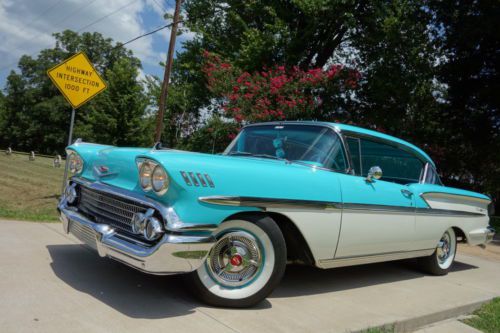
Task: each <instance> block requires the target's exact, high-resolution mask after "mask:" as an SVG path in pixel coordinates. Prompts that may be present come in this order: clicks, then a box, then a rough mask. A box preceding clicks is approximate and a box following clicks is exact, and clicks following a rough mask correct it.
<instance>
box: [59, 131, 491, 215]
mask: <svg viewBox="0 0 500 333" xmlns="http://www.w3.org/2000/svg"><path fill="white" fill-rule="evenodd" d="M310 123H312V124H321V123H317V122H310ZM323 124H326V125H328V126H330V127H336V128H337V129H339V130H340V131H342V130H344V131H349V132H357V133H360V134H365V135H370V136H377V137H380V138H382V139H384V140H389V141H394V142H397V143H398V144H400V145H405V146H407V147H409V148H411V149H412V150H414V151H415V152H416V153H418V154H419V155H420V156H421V157H422V158H424V159H425V160H427V161H428V162H429V163H431V164H433V165H434V163H433V162H432V160H431V159H430V157H429V156H428V155H427V154H425V152H423V151H422V150H420V149H419V148H418V147H415V146H413V145H411V144H410V143H408V142H406V141H403V140H400V139H397V138H394V137H391V136H389V135H385V134H382V133H378V132H375V131H371V130H367V129H362V128H359V127H354V126H349V125H343V124H335V123H323ZM68 149H71V150H75V151H76V152H78V154H79V155H80V156H81V157H82V158H83V160H84V169H83V171H82V173H81V174H80V175H77V176H79V177H82V178H85V179H87V180H89V181H99V182H102V183H105V184H108V185H110V186H114V187H118V188H124V189H127V190H130V191H134V192H135V193H137V194H138V195H141V196H145V197H149V198H152V199H154V200H157V201H159V202H161V203H162V204H164V205H165V206H168V207H173V208H174V209H175V211H176V213H177V215H178V216H179V218H180V219H181V220H182V221H183V222H185V223H194V224H218V223H221V222H222V221H224V220H225V219H227V218H228V217H230V216H231V215H233V214H236V213H238V212H245V211H260V210H261V208H259V207H239V206H229V205H228V206H224V205H216V204H209V203H204V202H201V201H200V200H199V198H200V197H208V196H237V197H257V198H268V199H272V198H275V199H294V200H307V201H320V202H331V203H356V204H369V205H389V206H403V207H412V206H414V207H422V208H425V207H427V205H426V203H425V201H424V200H423V199H422V198H421V197H420V196H419V194H422V193H426V192H442V193H449V194H457V195H466V196H471V197H477V198H481V199H487V200H489V198H488V197H487V196H485V195H482V194H479V193H475V192H470V191H465V190H460V189H455V188H450V187H445V186H439V185H429V184H410V185H400V184H395V183H391V182H385V181H383V178H382V179H381V180H379V181H376V182H374V183H372V184H370V183H368V182H366V181H365V179H364V178H362V177H358V176H353V175H348V174H344V173H336V172H333V171H328V170H324V169H320V168H316V167H314V166H313V165H301V164H295V163H289V162H287V161H284V160H272V159H265V158H255V157H248V156H246V157H245V156H226V155H210V154H202V153H193V152H186V151H178V150H170V149H163V150H154V149H151V148H117V147H112V146H104V145H96V144H87V143H75V144H74V145H71V146H69V147H68ZM137 158H148V159H151V160H154V161H156V162H158V163H159V164H161V165H162V166H163V167H164V168H165V170H166V171H167V173H168V175H169V177H170V186H169V190H168V192H167V193H165V194H164V195H163V196H159V195H157V194H156V193H155V192H153V191H149V192H144V191H143V189H142V188H141V186H140V184H139V171H138V166H137V163H136V160H137ZM101 166H104V167H106V168H107V169H108V170H107V172H106V175H104V176H102V175H99V173H98V172H97V171H96V169H99V167H101ZM181 171H183V172H193V173H194V174H197V173H200V174H202V175H205V174H208V175H209V176H210V178H211V179H212V181H213V183H214V184H215V186H214V187H210V186H205V187H204V186H194V185H191V186H189V185H187V184H186V182H185V181H184V179H183V177H182V175H181ZM402 189H408V190H410V191H411V192H413V193H414V194H415V195H414V196H413V198H414V199H411V198H407V197H405V196H404V195H402V193H401V190H402Z"/></svg>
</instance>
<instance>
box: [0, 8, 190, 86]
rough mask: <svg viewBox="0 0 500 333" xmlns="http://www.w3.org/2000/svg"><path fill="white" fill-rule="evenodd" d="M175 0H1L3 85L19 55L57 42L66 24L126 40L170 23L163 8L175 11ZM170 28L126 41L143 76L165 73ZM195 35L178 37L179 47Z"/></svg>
mask: <svg viewBox="0 0 500 333" xmlns="http://www.w3.org/2000/svg"><path fill="white" fill-rule="evenodd" d="M174 4H175V0H0V89H3V88H4V87H5V80H6V77H7V75H8V74H9V72H10V71H11V70H15V69H16V67H17V61H18V60H19V58H20V57H21V56H22V55H24V54H27V55H31V56H32V57H35V58H36V56H37V55H38V52H39V51H40V50H42V49H45V48H52V47H54V46H55V41H54V38H53V37H52V34H53V33H54V32H60V31H63V30H65V29H71V30H73V31H79V32H84V31H90V32H94V31H96V32H99V33H101V34H103V35H104V37H110V38H112V39H113V40H114V41H115V42H117V41H119V42H126V41H128V40H130V39H132V38H134V37H137V36H139V35H141V34H144V33H146V32H149V31H151V30H154V29H155V28H158V27H160V26H162V25H165V24H167V23H169V22H168V21H166V20H165V19H164V18H163V14H164V13H165V11H168V12H170V13H173V7H174ZM169 38H170V29H168V28H167V29H164V30H162V31H160V32H157V33H155V34H153V35H150V36H147V37H144V38H141V39H139V40H137V41H134V42H132V43H131V44H128V45H127V48H129V49H131V50H132V51H133V52H134V55H135V56H136V57H138V58H139V59H140V60H141V62H142V66H143V72H142V73H141V75H142V76H144V75H146V74H148V75H157V76H159V77H162V76H163V68H162V67H161V66H160V65H159V62H160V61H165V59H166V53H167V48H168V41H169ZM188 38H192V34H190V33H187V34H184V35H182V36H181V37H180V38H177V42H176V48H177V49H179V48H180V47H181V46H182V41H183V40H186V39H188Z"/></svg>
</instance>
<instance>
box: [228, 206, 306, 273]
mask: <svg viewBox="0 0 500 333" xmlns="http://www.w3.org/2000/svg"><path fill="white" fill-rule="evenodd" d="M249 216H253V217H255V216H266V217H269V218H271V219H272V220H273V221H274V222H276V224H277V225H278V227H279V228H280V230H281V233H282V234H283V238H284V239H285V244H286V248H287V261H288V262H291V263H297V264H306V265H314V257H313V255H312V252H311V249H310V247H309V244H308V243H307V241H306V239H305V238H304V236H303V235H302V233H301V232H300V230H299V228H298V227H297V226H296V225H295V223H294V222H293V221H292V220H291V219H290V218H289V217H288V216H285V215H283V214H280V213H276V212H264V211H262V212H238V213H235V214H233V215H230V216H228V217H227V218H226V219H225V220H224V221H222V223H224V222H227V221H230V220H235V219H245V217H249Z"/></svg>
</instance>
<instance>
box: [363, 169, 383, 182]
mask: <svg viewBox="0 0 500 333" xmlns="http://www.w3.org/2000/svg"><path fill="white" fill-rule="evenodd" d="M380 178H382V169H381V168H380V167H379V166H372V167H371V168H370V170H368V175H367V176H366V181H367V182H370V183H373V182H374V181H375V180H376V179H380Z"/></svg>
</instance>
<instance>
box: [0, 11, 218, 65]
mask: <svg viewBox="0 0 500 333" xmlns="http://www.w3.org/2000/svg"><path fill="white" fill-rule="evenodd" d="M222 10H223V9H219V10H216V11H214V12H213V13H210V14H207V15H202V16H200V17H197V18H196V19H198V18H203V17H206V16H209V15H214V14H216V13H217V12H220V11H222ZM186 21H187V20H179V21H177V23H183V22H186ZM173 25H174V22H171V23H168V24H165V25H162V26H160V27H158V28H155V29H154V30H151V31H149V32H146V33H144V34H142V35H139V36H136V37H134V38H132V39H129V40H128V41H126V42H123V43H121V42H117V45H116V46H115V47H113V48H112V50H115V49H118V48H120V47H124V46H125V45H127V44H130V43H132V42H135V41H136V40H138V39H141V38H144V37H147V36H149V35H152V34H154V33H156V32H158V31H161V30H163V29H166V28H170V27H171V26H173ZM37 52H39V51H36V52H33V53H32V54H30V56H32V55H34V54H35V53H37ZM16 63H17V61H16V62H14V63H11V64H9V65H7V66H5V67H3V68H1V69H0V72H1V71H3V70H5V69H8V68H10V66H12V65H15V64H16Z"/></svg>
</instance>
